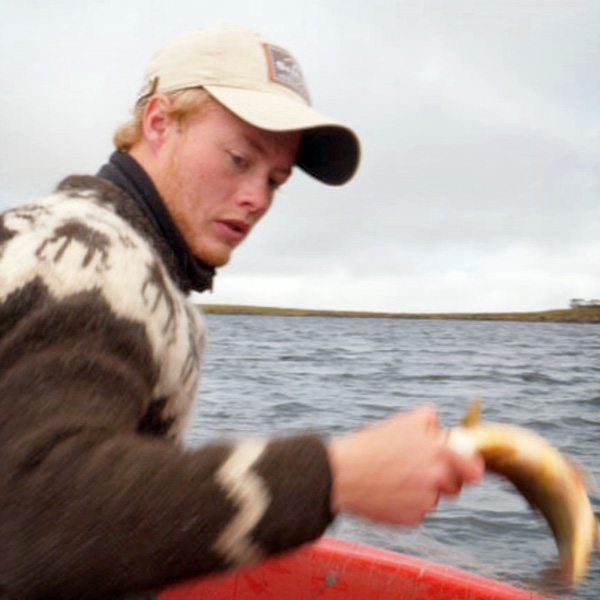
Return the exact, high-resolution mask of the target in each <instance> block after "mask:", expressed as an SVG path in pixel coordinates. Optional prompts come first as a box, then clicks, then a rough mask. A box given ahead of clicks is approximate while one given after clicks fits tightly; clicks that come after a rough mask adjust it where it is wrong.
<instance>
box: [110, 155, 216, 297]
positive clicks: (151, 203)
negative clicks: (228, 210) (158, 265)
mask: <svg viewBox="0 0 600 600" xmlns="http://www.w3.org/2000/svg"><path fill="white" fill-rule="evenodd" d="M98 176H99V177H102V178H103V179H108V180H109V181H112V182H113V183H114V184H116V185H117V186H119V187H120V188H121V189H122V190H124V191H125V192H126V193H127V194H128V195H129V196H131V198H133V200H135V202H136V203H137V205H138V206H139V207H140V208H141V209H142V210H143V212H144V214H145V215H146V216H147V217H148V220H149V221H150V223H151V224H152V227H153V228H154V229H155V231H156V233H157V234H158V235H160V237H161V238H162V239H163V240H164V241H165V242H166V244H167V245H168V247H169V248H170V249H171V250H172V252H173V255H174V258H175V264H176V266H177V268H178V270H179V271H180V273H181V274H182V276H183V277H184V279H185V280H187V281H189V283H190V288H191V289H193V290H195V291H197V292H203V291H205V290H210V289H212V283H213V278H214V276H215V268H214V267H211V266H210V265H206V264H204V263H203V262H201V261H199V260H198V259H197V258H196V257H195V256H193V255H192V253H191V252H190V249H189V247H188V246H187V244H186V243H185V240H184V239H183V236H182V235H181V233H180V232H179V230H178V229H177V226H176V225H175V223H174V222H173V219H172V218H171V216H170V215H169V213H168V211H167V209H166V207H165V205H164V203H163V201H162V198H161V197H160V196H159V194H158V191H157V189H156V187H155V186H154V184H153V183H152V180H151V179H150V177H148V174H147V173H146V172H145V171H144V169H143V168H142V167H141V166H140V165H139V163H137V162H136V161H135V159H133V158H132V157H131V156H130V155H129V154H127V153H126V152H121V151H118V150H117V151H115V152H113V154H112V155H111V157H110V159H109V162H108V163H107V164H105V165H104V166H103V167H102V168H101V169H100V171H99V172H98Z"/></svg>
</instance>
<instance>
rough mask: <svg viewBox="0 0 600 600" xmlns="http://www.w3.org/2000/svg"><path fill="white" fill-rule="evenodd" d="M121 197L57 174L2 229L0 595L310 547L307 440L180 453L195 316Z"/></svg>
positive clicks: (193, 378) (146, 579)
mask: <svg viewBox="0 0 600 600" xmlns="http://www.w3.org/2000/svg"><path fill="white" fill-rule="evenodd" d="M173 265H174V261H173V260H172V256H170V255H169V248H168V244H165V243H164V241H163V240H161V239H160V235H158V234H157V233H156V231H155V230H153V228H152V226H151V225H149V224H148V221H147V219H146V217H145V216H144V214H143V213H142V212H141V211H140V210H139V209H138V208H137V207H136V204H135V203H134V202H132V201H131V198H130V197H129V196H128V195H127V194H126V193H124V192H123V191H122V190H121V189H120V188H118V187H117V186H115V185H113V184H112V183H110V182H107V181H104V180H100V179H98V178H94V177H84V178H71V179H70V180H67V182H66V184H63V185H61V187H60V188H59V191H58V192H56V193H55V194H54V195H52V196H49V197H47V198H44V199H42V200H40V201H38V202H35V203H32V204H28V205H25V206H23V207H20V208H16V209H14V210H10V211H8V212H6V213H5V214H4V215H2V216H1V217H0V408H1V411H2V419H0V456H1V457H2V460H1V461H0V546H1V547H2V550H1V551H0V599H1V600H9V599H11V600H13V599H14V600H16V599H17V598H18V599H19V600H43V599H48V600H49V599H52V600H58V599H65V600H71V599H72V600H75V599H77V600H86V599H88V600H94V599H101V598H108V597H116V596H119V595H123V594H130V593H137V592H143V591H146V590H152V589H157V588H159V587H160V586H162V585H164V584H165V583H167V582H170V581H173V580H176V579H179V578H183V577H189V576H193V575H199V574H202V573H207V572H211V571H215V570H220V569H224V568H230V567H232V566H237V565H241V564H247V563H251V562H255V561H257V560H259V559H261V558H262V557H264V556H267V555H269V554H271V553H274V552H279V551H282V550H285V549H288V548H291V547H294V546H297V545H299V544H302V543H304V542H307V541H309V540H312V539H314V538H315V537H317V536H319V535H320V534H321V533H322V532H323V531H324V529H325V528H326V527H327V525H328V524H329V523H330V521H331V519H332V514H331V511H330V487H331V476H330V472H329V463H328V460H327V453H326V450H325V447H324V445H323V443H322V442H321V441H320V440H319V439H318V438H317V437H314V436H298V437H291V438H288V439H274V440H242V441H232V442H227V443H218V444H211V445H208V446H205V447H202V448H185V447H184V446H183V445H182V444H181V443H178V442H181V441H182V438H183V434H184V431H185V427H186V424H187V422H188V421H189V417H190V411H191V407H192V402H193V399H194V397H195V395H196V388H197V382H198V377H199V369H200V364H201V359H202V353H203V349H204V337H205V328H204V324H203V319H202V316H201V314H200V312H199V311H198V310H197V309H196V308H195V307H194V306H193V305H191V304H190V303H189V301H188V299H187V297H186V294H185V292H184V291H183V289H184V288H183V287H182V284H181V277H180V276H179V275H178V274H177V273H176V269H175V267H174V266H173Z"/></svg>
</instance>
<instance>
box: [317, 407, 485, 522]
mask: <svg viewBox="0 0 600 600" xmlns="http://www.w3.org/2000/svg"><path fill="white" fill-rule="evenodd" d="M328 451H329V458H330V462H331V468H332V473H333V491H332V500H331V504H332V510H333V511H334V512H339V511H342V510H347V511H350V512H353V513H355V514H358V515H362V516H364V517H367V518H370V519H373V520H376V521H382V522H386V523H395V524H403V525H416V524H417V523H419V522H420V521H422V520H423V519H424V517H425V516H426V514H427V513H428V512H429V511H431V510H433V509H434V508H435V507H436V506H437V503H438V501H439V497H440V494H446V495H450V496H453V495H456V494H458V493H459V492H460V490H461V488H462V485H463V483H465V482H473V481H477V480H479V479H480V478H481V477H482V475H483V472H484V465H483V461H482V460H481V459H480V458H479V457H472V458H466V457H464V456H461V455H459V454H457V453H455V452H454V451H452V450H451V449H450V448H449V447H448V445H447V444H446V435H445V433H444V431H443V430H442V429H441V428H440V425H439V422H438V418H437V413H436V410H435V408H433V407H430V406H423V407H420V408H417V409H414V410H411V411H407V412H401V413H397V414H395V415H393V416H392V417H389V418H388V419H385V420H383V421H380V422H378V423H376V424H374V425H371V426H368V427H365V428H362V429H358V430H356V431H354V432H352V433H350V434H348V435H345V436H343V437H338V438H334V439H333V440H332V441H331V443H330V444H329V447H328Z"/></svg>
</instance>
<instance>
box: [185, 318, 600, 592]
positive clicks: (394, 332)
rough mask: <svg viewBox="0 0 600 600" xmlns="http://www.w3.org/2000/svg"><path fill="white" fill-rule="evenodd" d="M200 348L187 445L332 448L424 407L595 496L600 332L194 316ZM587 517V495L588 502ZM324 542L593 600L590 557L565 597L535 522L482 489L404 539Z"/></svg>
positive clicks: (367, 530)
mask: <svg viewBox="0 0 600 600" xmlns="http://www.w3.org/2000/svg"><path fill="white" fill-rule="evenodd" d="M206 320H207V324H208V327H209V345H208V351H207V361H206V363H205V367H204V374H203V380H202V387H201V392H200V397H199V404H198V408H197V414H196V417H195V421H194V426H193V428H192V432H191V436H190V442H191V443H194V444H197V443H202V442H206V441H208V440H210V439H214V438H217V437H219V436H223V435H232V434H233V435H244V434H251V435H265V434H266V435H273V434H277V435H283V434H291V433H297V432H299V431H306V430H311V431H317V432H322V433H323V434H324V435H331V434H337V433H340V432H343V431H348V430H350V429H352V428H354V427H357V426H360V425H362V424H365V423H367V422H369V421H372V420H374V419H378V418H381V417H384V416H386V415H388V414H390V412H392V411H395V410H399V409H406V408H410V407H412V406H415V405H417V404H420V403H423V402H433V403H435V404H436V405H437V407H438V410H439V413H440V418H441V421H442V423H444V424H445V425H453V424H456V423H457V422H458V421H459V420H460V418H461V416H462V414H463V413H464V411H465V408H466V406H467V404H468V403H469V401H470V400H471V399H472V397H473V396H474V395H475V394H479V395H480V396H481V399H482V404H483V418H484V420H488V421H502V422H511V423H514V424H516V425H520V426H523V427H527V428H531V429H534V430H536V431H537V432H538V433H540V434H542V435H543V436H544V437H546V438H547V439H548V440H549V441H550V442H551V443H552V444H554V445H555V446H557V447H559V448H560V449H561V450H563V451H564V452H565V453H566V454H568V455H569V456H571V457H572V458H574V459H575V460H576V461H577V462H578V463H579V464H580V465H582V466H584V467H585V468H586V470H587V471H588V472H589V473H590V475H591V476H592V478H594V479H595V480H596V481H597V482H600V449H599V446H600V326H598V325H593V324H589V325H588V324H561V323H520V322H506V321H497V322H492V321H455V320H411V319H376V318H358V319H355V318H329V317H282V316H237V315H207V317H206ZM592 495H595V498H593V499H592V502H593V506H594V510H595V512H596V515H598V513H599V512H600V502H599V501H598V490H596V491H595V492H592ZM328 534H329V535H333V536H335V537H340V538H344V539H348V540H352V541H358V542H362V543H367V544H371V545H375V546H380V547H384V548H388V549H392V550H398V551H401V552H405V553H407V554H411V555H415V556H420V557H424V558H428V559H431V560H433V561H436V562H441V563H445V564H449V565H453V566H455V567H459V568H462V569H466V570H468V571H470V572H473V573H477V574H479V575H484V576H486V577H493V578H496V579H499V580H502V581H505V582H507V583H511V584H513V585H517V586H520V587H526V588H528V589H533V590H537V591H542V592H544V593H546V594H547V595H550V596H553V597H557V598H567V597H568V598H572V599H573V600H584V599H585V600H597V599H598V598H599V597H600V557H599V556H598V554H596V555H595V556H594V558H593V561H592V565H591V570H590V574H589V576H588V578H587V579H586V580H585V581H584V582H583V583H582V584H581V586H580V587H579V588H578V590H577V591H576V592H575V593H573V594H571V595H569V594H566V593H565V592H564V591H563V592H561V591H560V590H557V589H555V588H552V587H550V588H548V587H547V584H544V583H542V582H543V581H545V578H544V577H543V573H544V572H545V571H546V570H547V569H548V568H549V567H550V568H551V567H552V566H553V565H555V564H556V556H557V552H556V548H555V545H554V541H553V539H552V536H551V533H550V530H549V528H548V527H547V525H546V523H545V521H543V520H542V519H541V518H539V517H538V516H537V515H535V514H534V513H532V512H531V511H530V509H529V508H528V505H527V504H526V503H525V501H524V500H523V499H522V498H521V497H520V496H519V495H518V494H516V493H515V492H514V491H513V489H512V488H511V487H510V485H509V484H507V483H505V482H504V481H501V480H499V479H497V478H494V477H493V476H490V477H486V478H485V479H484V481H483V483H482V484H481V485H479V486H475V487H469V488H467V489H466V490H465V491H463V493H462V495H461V496H460V498H458V500H455V501H453V502H449V501H448V502H445V501H442V503H441V504H440V506H439V508H438V510H437V511H436V512H435V513H434V514H433V515H431V516H430V517H428V518H427V519H426V520H425V522H424V523H423V524H422V525H420V526H419V527H417V528H415V529H405V528H397V527H390V526H383V525H380V524H374V523H369V522H366V521H363V520H360V519H357V518H353V517H348V516H343V517H341V518H340V519H338V520H337V521H336V522H335V523H334V525H333V526H332V527H331V529H330V530H329V531H328Z"/></svg>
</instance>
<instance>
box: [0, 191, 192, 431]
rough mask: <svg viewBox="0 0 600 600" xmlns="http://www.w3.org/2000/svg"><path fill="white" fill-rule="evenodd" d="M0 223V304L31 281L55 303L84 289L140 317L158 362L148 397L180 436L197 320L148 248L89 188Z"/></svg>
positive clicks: (115, 309)
mask: <svg viewBox="0 0 600 600" xmlns="http://www.w3.org/2000/svg"><path fill="white" fill-rule="evenodd" d="M1 223H2V224H1V229H0V231H1V233H0V237H1V238H2V239H3V243H2V244H1V246H0V273H2V284H1V286H0V303H2V302H4V301H5V300H6V298H7V297H8V296H10V295H11V294H18V293H19V290H22V289H24V288H26V287H27V285H28V284H31V282H32V281H34V280H36V281H38V282H39V284H40V285H41V286H43V287H44V288H45V289H46V290H47V293H48V294H49V295H50V296H51V297H52V298H53V299H54V300H55V301H57V302H60V301H62V300H64V299H66V298H68V297H70V296H73V295H78V294H82V293H85V292H90V293H93V294H96V295H97V296H98V298H101V299H103V300H104V301H105V303H106V306H107V307H109V309H110V311H111V312H112V314H113V315H114V316H115V317H116V318H119V319H124V320H128V321H131V322H132V323H139V324H140V325H141V326H142V327H143V328H144V331H145V334H146V337H147V340H148V342H149V344H150V349H151V354H152V357H153V361H154V363H155V364H156V365H158V367H159V372H158V378H157V381H156V383H155V385H154V388H153V389H152V400H151V402H157V401H161V399H166V401H165V400H163V404H164V406H163V407H162V412H163V415H164V418H167V419H171V420H172V429H171V431H170V432H169V433H170V434H171V435H173V436H174V437H177V438H179V439H181V437H182V435H183V433H184V430H185V426H186V423H187V420H188V416H189V413H190V409H191V405H192V402H193V398H194V394H195V391H196V388H197V382H198V370H199V365H200V358H201V357H200V354H201V351H202V347H203V337H204V326H203V322H202V318H201V314H200V312H199V311H198V310H194V309H193V308H191V307H190V305H189V303H188V302H187V299H186V298H185V296H184V295H183V294H182V292H181V291H180V290H179V289H177V288H176V287H175V286H174V284H173V283H172V281H171V279H170V277H169V275H168V274H167V272H166V270H165V268H164V266H163V265H162V262H161V261H160V260H159V258H158V257H157V255H156V252H155V251H154V250H153V248H152V247H151V246H150V245H149V244H148V242H147V241H146V240H145V239H143V238H142V237H141V235H140V234H139V233H137V232H136V230H135V229H134V228H133V227H132V226H131V225H130V224H128V223H127V222H126V221H124V220H123V219H122V218H120V217H119V216H118V215H117V214H115V212H114V211H113V210H111V206H110V205H108V204H106V203H101V202H100V200H99V199H98V198H97V197H96V194H95V193H94V192H93V191H88V192H78V193H70V194H69V193H65V192H62V193H57V194H55V195H54V196H50V197H48V198H45V199H43V200H41V201H39V202H37V203H36V204H31V205H27V206H24V207H22V208H17V209H14V210H11V211H9V212H7V213H6V214H5V215H4V216H3V218H2V221H1ZM16 265H18V268H16Z"/></svg>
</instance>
